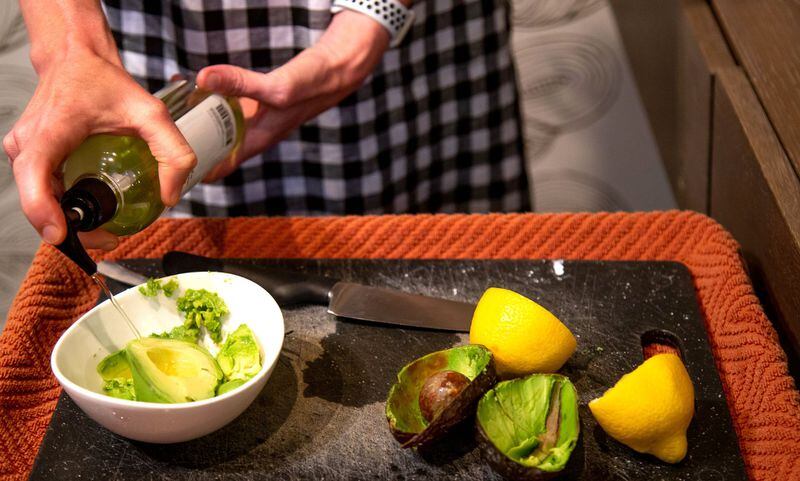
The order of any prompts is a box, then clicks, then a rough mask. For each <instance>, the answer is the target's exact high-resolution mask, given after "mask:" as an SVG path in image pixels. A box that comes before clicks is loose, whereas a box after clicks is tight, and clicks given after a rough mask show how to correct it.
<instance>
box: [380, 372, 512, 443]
mask: <svg viewBox="0 0 800 481" xmlns="http://www.w3.org/2000/svg"><path fill="white" fill-rule="evenodd" d="M495 384H497V371H496V369H495V365H494V358H493V357H492V358H490V360H489V363H488V364H487V365H486V367H485V368H484V369H483V371H482V372H481V373H480V374H478V376H477V377H476V378H475V379H473V380H472V382H470V383H469V385H468V386H467V387H466V388H464V390H463V391H461V393H459V395H458V396H456V398H455V399H453V401H452V402H451V403H450V404H449V405H448V406H447V407H446V408H444V410H442V412H441V413H440V414H439V416H438V417H436V418H435V419H434V420H433V421H432V422H431V423H430V424H428V426H427V427H426V428H425V429H424V430H422V432H420V433H407V432H403V431H399V430H397V429H395V428H394V427H393V426H391V423H390V429H391V431H392V434H393V435H394V437H395V439H397V440H398V441H399V442H400V443H402V447H404V448H413V447H421V446H424V445H426V444H428V443H430V442H432V441H434V440H436V439H438V438H440V437H442V436H444V434H445V433H447V432H448V431H449V430H450V429H451V428H453V427H454V426H456V425H457V424H459V423H461V422H462V421H464V420H466V419H467V418H469V417H471V416H473V415H474V414H475V406H476V404H477V403H478V400H479V399H480V398H481V396H483V394H484V393H486V391H488V390H489V389H491V388H492V386H494V385H495Z"/></svg>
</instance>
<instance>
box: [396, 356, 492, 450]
mask: <svg viewBox="0 0 800 481" xmlns="http://www.w3.org/2000/svg"><path fill="white" fill-rule="evenodd" d="M441 371H456V372H459V373H461V374H463V375H464V376H466V377H467V378H468V379H469V380H470V384H469V385H468V386H467V387H466V388H465V389H464V390H463V391H462V392H461V393H460V394H459V395H458V396H457V397H456V398H455V399H454V400H453V401H452V403H451V404H450V405H448V406H447V407H446V408H444V410H442V412H441V413H440V414H439V415H438V416H437V417H436V418H434V419H433V420H431V421H430V422H428V421H426V420H425V418H424V417H423V415H422V412H421V411H420V407H419V394H420V391H421V390H422V386H423V385H424V384H425V381H426V380H427V379H428V378H429V377H430V376H432V375H434V374H436V373H438V372H441ZM495 381H496V374H495V370H494V363H493V361H492V354H491V352H490V351H489V350H488V349H486V348H485V347H484V346H480V345H476V344H471V345H466V346H459V347H454V348H451V349H446V350H443V351H437V352H434V353H431V354H428V355H426V356H423V357H421V358H419V359H417V360H415V361H413V362H411V363H410V364H408V365H406V366H405V367H403V369H401V370H400V372H399V373H398V374H397V382H396V383H395V384H394V385H393V386H392V388H391V390H390V391H389V397H388V398H387V400H386V418H387V420H388V421H389V427H390V429H391V430H392V433H393V434H394V436H395V437H396V438H397V439H398V441H400V442H403V443H404V447H411V446H416V445H419V444H423V443H427V442H429V441H432V440H433V439H435V438H438V437H440V436H441V435H442V434H444V432H446V431H447V430H448V429H449V428H451V427H452V426H454V425H455V424H458V423H459V422H461V421H463V420H464V419H465V418H467V417H468V416H469V415H471V414H472V413H473V412H474V407H475V402H477V400H478V398H479V397H480V396H481V395H482V394H483V393H484V392H486V390H488V389H489V388H490V387H491V386H492V385H493V384H494V382H495Z"/></svg>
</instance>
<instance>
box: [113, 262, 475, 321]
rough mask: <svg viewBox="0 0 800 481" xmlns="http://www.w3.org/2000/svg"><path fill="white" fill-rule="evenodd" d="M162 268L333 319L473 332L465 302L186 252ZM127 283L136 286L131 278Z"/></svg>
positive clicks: (470, 309)
mask: <svg viewBox="0 0 800 481" xmlns="http://www.w3.org/2000/svg"><path fill="white" fill-rule="evenodd" d="M101 264H103V263H101ZM106 264H108V263H106ZM162 266H163V268H164V272H165V273H166V274H167V275H173V274H180V273H183V272H197V271H218V272H228V273H230V274H236V275H239V276H242V277H246V278H248V279H250V280H252V281H253V282H255V283H257V284H259V285H261V286H262V287H263V288H264V289H266V290H267V292H269V293H270V294H271V295H272V297H273V298H274V299H275V301H276V302H277V303H278V305H280V306H281V307H285V306H290V305H296V304H320V305H327V306H328V312H329V313H331V314H333V315H335V316H338V317H344V318H349V319H356V320H360V321H366V322H376V323H381V324H396V325H401V326H409V327H418V328H426V329H441V330H448V331H463V332H466V331H469V325H470V323H471V322H472V314H473V311H474V310H475V306H474V305H473V304H469V303H466V302H460V301H451V300H448V299H438V298H433V297H427V296H422V295H418V294H410V293H407V292H403V291H398V290H395V289H386V288H380V287H371V286H365V285H361V284H356V283H352V282H347V281H341V280H338V279H332V278H329V277H322V276H317V275H313V274H306V273H302V272H298V271H291V270H284V269H278V268H273V267H263V266H253V265H244V264H240V263H237V262H235V261H229V260H227V259H212V258H208V257H202V256H196V255H193V254H187V253H184V252H169V253H167V254H166V255H165V256H164V259H163V261H162ZM98 269H99V270H100V272H101V273H102V274H104V275H108V276H109V277H111V278H113V279H118V280H120V276H119V274H120V272H121V269H122V270H127V269H125V268H124V267H122V266H120V265H118V264H114V269H113V271H114V272H109V269H107V268H106V266H98ZM133 274H134V276H136V275H138V274H135V273H133ZM126 277H127V278H128V279H129V280H132V278H131V277H130V276H126ZM123 282H125V281H124V280H123Z"/></svg>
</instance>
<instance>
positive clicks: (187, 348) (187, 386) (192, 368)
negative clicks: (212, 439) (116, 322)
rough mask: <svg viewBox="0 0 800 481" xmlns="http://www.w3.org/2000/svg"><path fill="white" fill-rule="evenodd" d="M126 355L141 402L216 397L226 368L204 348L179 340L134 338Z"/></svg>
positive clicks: (166, 401) (165, 401)
mask: <svg viewBox="0 0 800 481" xmlns="http://www.w3.org/2000/svg"><path fill="white" fill-rule="evenodd" d="M125 354H126V357H127V359H128V364H129V365H130V370H131V374H132V377H133V387H134V390H135V392H136V399H137V400H138V401H147V402H157V403H179V402H189V401H199V400H202V399H208V398H211V397H214V395H215V394H216V390H217V386H218V385H219V384H220V382H221V381H222V377H223V375H222V370H221V369H220V368H219V366H218V365H217V362H216V361H215V360H214V358H213V357H211V354H209V353H208V351H206V350H205V349H204V348H203V347H201V346H198V345H197V344H193V343H191V342H185V341H179V340H175V339H155V338H143V339H137V340H134V341H131V342H130V343H128V345H127V347H125Z"/></svg>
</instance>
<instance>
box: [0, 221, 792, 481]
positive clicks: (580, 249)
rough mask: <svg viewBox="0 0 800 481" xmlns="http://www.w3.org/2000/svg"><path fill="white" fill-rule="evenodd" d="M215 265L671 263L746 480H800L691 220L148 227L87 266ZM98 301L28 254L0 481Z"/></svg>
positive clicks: (723, 254) (788, 438)
mask: <svg viewBox="0 0 800 481" xmlns="http://www.w3.org/2000/svg"><path fill="white" fill-rule="evenodd" d="M173 249H177V250H183V251H188V252H193V253H196V254H203V255H207V256H217V257H271V258H275V257H277V258H391V259H399V258H402V259H450V258H460V259H470V258H471V259H539V258H551V259H554V258H560V259H598V260H599V259H603V260H673V261H679V262H682V263H684V264H685V265H686V266H688V268H689V270H690V271H691V273H692V277H693V281H694V285H695V288H696V290H697V296H698V300H699V303H700V306H701V311H702V313H703V315H704V318H705V322H706V329H707V331H708V335H709V340H710V343H711V347H712V350H713V352H714V357H715V360H716V364H717V369H718V371H719V373H720V377H721V378H722V384H723V387H724V389H725V394H726V396H727V400H728V406H729V409H730V411H731V415H732V418H733V423H734V426H735V428H736V432H737V435H738V439H739V445H740V448H741V452H742V455H743V456H744V460H745V464H746V467H747V471H748V474H749V475H750V477H751V478H752V479H757V480H768V479H774V480H781V481H787V480H790V479H791V480H795V479H800V396H799V395H798V392H797V389H796V388H795V385H794V382H793V380H792V378H791V377H790V376H789V375H788V371H787V364H786V355H785V353H784V352H783V351H782V350H781V348H780V346H779V344H778V340H777V335H776V333H775V330H774V329H773V327H772V325H771V323H770V321H769V320H768V319H767V317H766V316H765V314H764V312H763V310H762V308H761V306H760V304H759V302H758V299H757V298H756V297H755V295H754V293H753V289H752V286H751V285H750V281H749V279H748V277H747V275H746V273H745V271H744V268H743V266H742V263H741V260H740V256H739V253H738V245H737V244H736V242H735V241H734V240H733V239H732V238H731V236H730V235H729V234H728V233H727V232H726V231H725V230H724V229H723V228H722V227H720V226H719V225H718V224H717V223H716V222H714V221H713V220H711V219H709V218H708V217H705V216H703V215H700V214H696V213H691V212H677V211H672V212H655V213H635V214H627V213H618V214H490V215H460V214H459V215H416V216H414V215H401V216H378V217H324V218H233V219H185V220H161V221H159V222H157V223H156V224H155V225H153V226H152V227H150V228H148V229H147V230H146V231H144V232H142V233H140V234H138V235H136V236H133V237H131V238H129V239H126V240H125V241H123V242H122V243H121V245H120V247H119V248H117V249H116V250H115V251H113V252H112V253H110V254H105V255H103V254H100V253H95V254H96V255H97V257H98V258H100V257H104V258H106V259H120V258H143V257H150V258H155V257H160V256H162V255H163V254H164V253H165V252H167V251H169V250H173ZM98 295H99V291H98V288H97V287H96V286H95V285H94V284H93V283H92V282H91V279H89V278H88V277H87V276H86V275H84V274H83V273H82V272H81V271H80V270H79V269H78V268H77V267H76V266H74V265H73V264H72V263H70V262H68V261H66V260H65V258H64V257H62V256H61V254H60V253H59V252H58V251H56V250H55V249H54V248H52V247H50V246H43V247H41V248H40V249H39V252H38V253H37V254H36V257H35V258H34V260H33V264H32V265H31V268H30V270H29V271H28V275H27V277H26V279H25V280H24V282H23V283H22V286H21V288H20V291H19V293H18V294H17V297H16V299H15V300H14V303H13V305H12V307H11V312H10V314H9V317H8V322H7V324H6V327H5V330H4V331H3V333H2V335H0V453H2V456H0V479H24V478H25V477H26V476H27V475H28V473H29V472H30V469H31V466H32V464H33V461H34V458H35V457H36V453H37V451H38V448H39V444H40V443H41V441H42V437H43V436H44V432H45V429H46V428H47V424H48V422H49V420H50V417H51V415H52V413H53V409H54V408H55V405H56V401H57V399H58V396H59V393H60V388H59V386H58V383H57V382H56V380H55V378H54V377H53V375H52V373H51V371H50V359H49V356H50V353H51V351H52V348H53V345H54V344H55V342H56V340H57V339H58V336H59V335H60V334H61V333H62V332H64V330H65V329H66V328H67V327H69V325H70V324H72V323H73V322H74V321H75V320H76V319H77V318H78V317H79V316H80V315H81V314H83V313H84V312H86V311H87V310H88V309H90V308H91V307H92V306H93V305H94V304H95V302H96V301H97V298H98Z"/></svg>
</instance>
